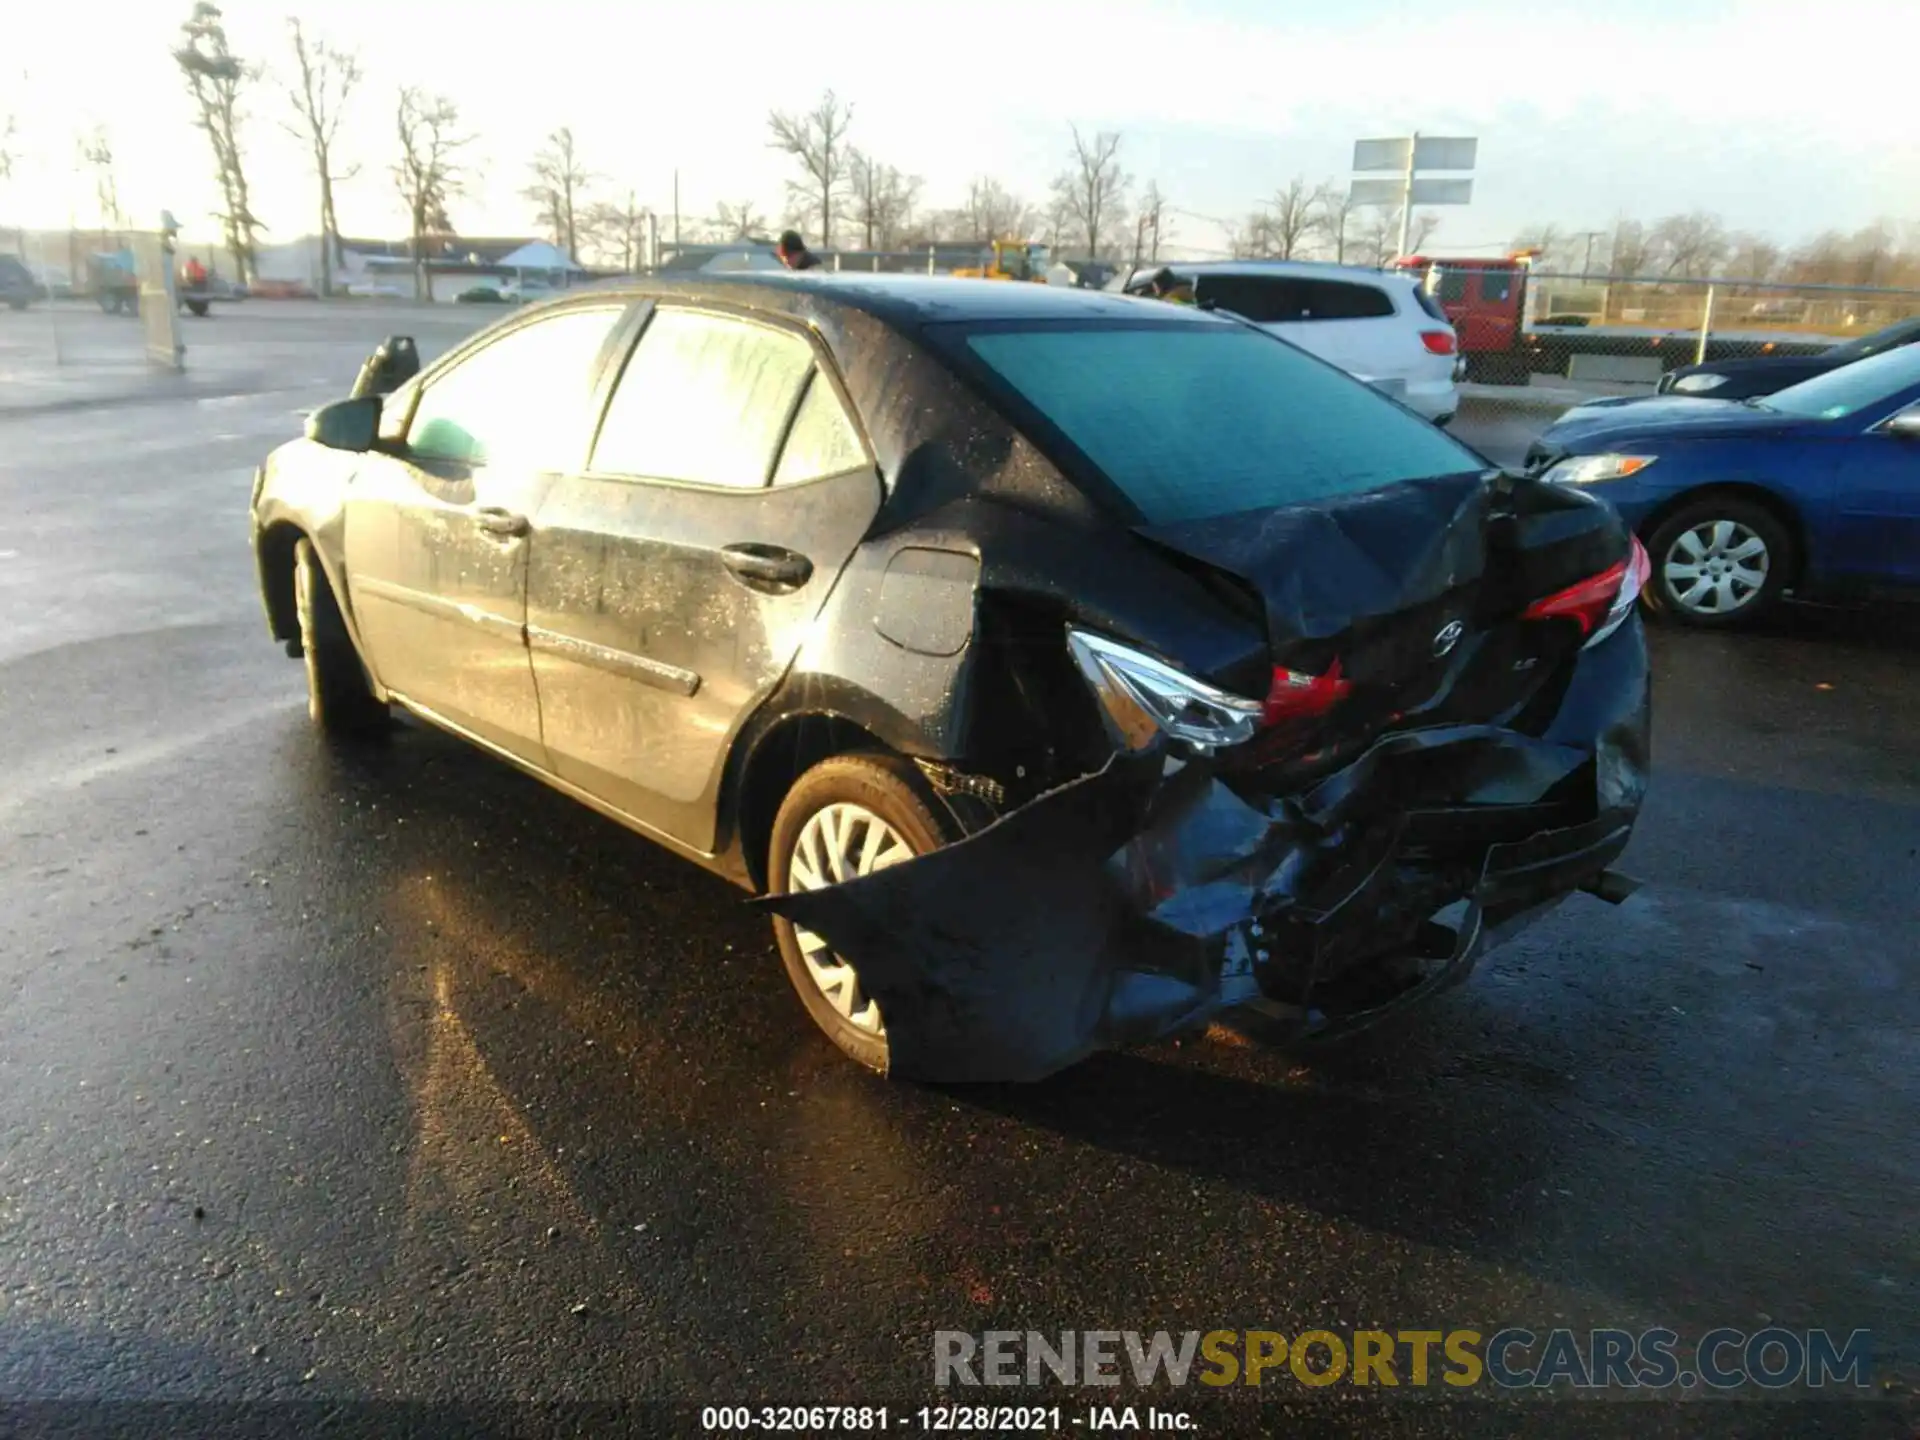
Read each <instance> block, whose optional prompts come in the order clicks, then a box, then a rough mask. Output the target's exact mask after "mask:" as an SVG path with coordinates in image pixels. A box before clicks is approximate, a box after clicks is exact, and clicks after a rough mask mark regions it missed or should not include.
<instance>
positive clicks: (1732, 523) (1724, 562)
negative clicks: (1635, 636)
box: [1646, 495, 1794, 629]
mask: <svg viewBox="0 0 1920 1440" xmlns="http://www.w3.org/2000/svg"><path fill="white" fill-rule="evenodd" d="M1647 551H1648V554H1649V555H1650V557H1651V558H1652V561H1653V576H1652V580H1651V582H1650V583H1649V584H1648V586H1647V591H1646V593H1647V601H1648V604H1649V605H1650V606H1651V607H1652V608H1653V609H1654V610H1656V611H1658V612H1660V613H1661V614H1665V615H1671V616H1672V617H1673V618H1674V619H1675V620H1678V621H1681V622H1682V623H1684V624H1688V625H1700V626H1705V627H1709V628H1720V629H1725V628H1730V627H1732V626H1735V625H1745V624H1748V623H1750V622H1752V621H1754V620H1756V619H1758V618H1759V617H1760V616H1761V615H1763V614H1765V613H1766V612H1767V610H1769V609H1770V608H1772V606H1773V605H1774V603H1775V602H1776V601H1777V600H1778V599H1779V598H1780V592H1781V591H1782V590H1783V589H1784V588H1785V587H1786V582H1787V577H1788V576H1789V575H1790V574H1791V573H1792V567H1793V560H1794V552H1793V537H1792V535H1791V534H1790V533H1789V532H1788V530H1787V527H1786V526H1785V525H1783V524H1781V522H1780V519H1779V517H1778V516H1776V515H1775V514H1773V512H1772V511H1770V510H1768V509H1766V508H1765V507H1764V506H1761V505H1757V504H1755V503H1754V502H1753V501H1751V500H1747V499H1743V498H1741V497H1740V496H1738V495H1723V496H1712V495H1710V496H1706V497H1704V498H1702V499H1700V500H1696V501H1694V502H1693V503H1692V504H1690V505H1685V506H1682V507H1681V508H1680V509H1679V510H1677V511H1675V512H1674V513H1673V514H1672V515H1670V516H1668V517H1667V518H1666V519H1665V520H1664V521H1662V522H1661V523H1660V525H1659V527H1658V528H1657V529H1656V530H1655V531H1654V532H1653V538H1652V540H1651V542H1650V543H1649V544H1648V546H1647Z"/></svg>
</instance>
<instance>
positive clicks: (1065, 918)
mask: <svg viewBox="0 0 1920 1440" xmlns="http://www.w3.org/2000/svg"><path fill="white" fill-rule="evenodd" d="M416 372H419V367H418V362H417V360H416V359H414V356H413V351H412V347H411V345H410V344H409V343H408V342H406V341H404V340H401V339H396V340H394V341H390V342H389V343H388V344H387V345H385V346H383V347H382V348H381V350H380V351H379V352H376V354H375V356H374V358H373V359H372V360H370V361H369V363H368V365H367V367H366V368H365V369H364V370H363V371H362V375H361V380H360V383H359V384H358V385H357V386H356V387H355V398H352V399H349V400H346V401H342V402H339V403H338V404H335V405H331V406H328V407H326V408H325V409H323V410H321V411H319V412H317V413H316V414H315V415H314V416H313V417H312V419H311V421H310V423H309V425H308V432H307V434H308V438H307V439H306V440H303V441H296V442H294V443H292V444H289V445H286V446H283V447H282V448H281V449H279V450H277V451H276V452H275V453H274V454H273V456H272V457H271V458H270V459H269V460H268V461H267V463H266V465H265V466H264V467H263V468H262V470H261V473H260V476H259V479H258V480H257V482H256V485H255V489H254V499H253V524H254V542H255V547H256V550H257V552H258V556H259V563H260V574H261V582H262V587H263V591H264V596H265V600H266V608H267V615H268V620H269V624H270V627H271V629H272V632H273V634H274V635H275V636H276V637H277V638H279V639H280V640H282V641H285V642H286V643H287V647H288V649H289V651H290V652H291V653H294V654H296V655H303V656H304V657H305V660H306V665H307V676H308V693H309V707H310V709H311V711H312V714H313V716H314V718H315V719H316V721H318V722H319V723H320V724H321V725H322V726H323V727H325V728H327V729H329V730H333V731H340V732H364V731H368V730H378V729H381V728H383V727H384V726H386V725H387V724H388V716H389V714H390V707H391V706H393V705H399V706H401V707H403V708H405V709H406V710H408V711H410V712H412V713H414V714H415V715H418V716H420V717H421V718H423V719H425V720H428V721H430V722H432V723H434V724H436V725H439V726H442V727H444V728H446V729H448V730H451V731H453V732H455V733H456V734H459V735H461V736H464V737H466V738H467V739H469V740H472V741H473V742H475V743H476V744H478V745H480V746H482V747H484V748H486V749H487V750H489V751H491V752H493V753H495V754H497V755H499V756H502V757H503V758H506V759H508V760H511V761H513V762H514V763H516V764H518V765H520V766H522V767H524V768H526V769H528V770H530V771H532V772H533V773H535V774H537V775H539V776H540V777H541V778H543V779H544V780H546V781H547V782H548V783H550V784H552V785H554V786H556V787H558V788H559V789H561V790H563V791H565V792H566V793H568V794H570V795H573V796H575V797H577V798H579V799H581V800H583V801H585V802H586V803H588V804H590V805H592V806H594V807H595V808H596V809H598V810H600V811H602V812H603V813H605V814H607V815H609V816H611V817H613V818H614V819H617V820H619V821H621V822H622V823H624V824H626V825H629V826H631V827H632V828H634V829H636V830H638V831H640V832H642V833H644V834H646V835H648V836H651V837H653V838H655V839H657V840H660V841H662V842H663V843H665V844H667V845H668V846H670V847H672V848H673V849H674V850H676V851H679V852H680V853H682V854H684V855H687V856H689V857H691V858H694V859H696V860H699V861H701V862H702V863H705V864H707V865H709V866H711V867H712V868H714V869H717V870H719V871H721V872H722V873H724V874H727V875H729V876H730V877H732V878H734V879H736V880H737V881H739V882H740V883H742V884H743V885H746V886H749V887H751V888H753V889H755V890H757V891H762V892H765V898H763V899H762V900H760V901H758V902H756V903H758V904H761V905H764V906H765V907H766V908H768V909H769V910H770V911H771V912H772V913H773V916H774V921H773V923H774V929H775V933H776V935H777V937H778V942H779V948H780V953H781V955H782V957H783V959H784V961H785V965H786V969H787V972H788V975H789V976H790V978H791V979H792V981H793V984H794V987H795V989H796V990H797V991H798V993H799V995H800V998H801V999H802V1001H803V1002H804V1003H805V1005H806V1008H807V1010H808V1012H809V1013H810V1014H811V1015H812V1016H813V1018H814V1019H815V1020H816V1021H817V1022H818V1023H819V1024H820V1026H821V1028H822V1029H824V1030H825V1031H826V1033H827V1034H828V1035H830V1036H831V1037H832V1038H833V1039H834V1041H835V1042H836V1043H837V1044H839V1045H840V1047H841V1048H842V1049H844V1050H845V1051H846V1052H847V1053H848V1054H850V1055H852V1056H853V1057H854V1058H855V1059H857V1060H860V1061H861V1062H863V1063H865V1064H867V1065H870V1066H873V1067H875V1068H878V1069H884V1070H891V1071H892V1072H893V1073H896V1074H900V1075H907V1076H914V1077H918V1078H926V1079H1003V1078H1004V1079H1016V1078H1033V1077H1038V1076H1041V1075H1044V1074H1047V1073H1049V1072H1051V1071H1053V1070H1056V1069H1058V1068H1060V1067H1062V1066H1064V1065H1067V1064H1070V1063H1072V1062H1073V1061H1075V1060H1077V1059H1079V1058H1081V1057H1082V1056H1084V1055H1086V1054H1088V1053H1090V1052H1092V1051H1094V1050H1096V1049H1100V1048H1103V1047H1109V1046H1115V1045H1124V1044H1130V1043H1136V1042H1140V1041H1144V1040H1148V1039H1151V1038H1154V1037H1156V1036H1159V1035H1163V1034H1167V1033H1169V1032H1171V1031H1173V1030H1176V1029H1180V1028H1182V1027H1186V1026H1189V1025H1192V1024H1195V1023H1198V1022H1200V1021H1203V1020H1205V1019H1206V1018H1207V1017H1208V1016H1210V1015H1212V1014H1215V1013H1217V1012H1220V1011H1222V1010H1225V1009H1227V1008H1229V1007H1235V1006H1252V1007H1256V1008H1257V1009H1258V1010H1259V1011H1261V1012H1263V1013H1264V1016H1265V1017H1266V1021H1267V1028H1274V1027H1276V1026H1277V1027H1279V1028H1281V1029H1282V1030H1283V1031H1288V1032H1290V1033H1295V1034H1300V1035H1308V1034H1324V1033H1329V1032H1337V1031H1341V1030H1345V1029H1350V1028H1353V1027H1356V1026H1358V1025H1362V1024H1365V1023H1368V1022H1370V1021H1372V1020H1374V1019H1377V1018H1378V1017H1380V1016H1382V1015H1385V1014H1389V1013H1391V1012H1393V1011H1395V1010H1397V1009H1399V1008H1401V1007H1403V1006H1405V1005H1407V1004H1409V1003H1411V1002H1413V1001H1416V1000H1418V999H1420V998H1421V997H1423V996H1426V995H1429V994H1432V993H1433V992H1435V991H1437V990H1439V989H1441V988H1443V987H1444V986H1446V985H1448V984H1450V983H1453V982H1455V981H1457V980H1458V979H1460V978H1461V977H1462V976H1463V975H1464V974H1465V973H1466V971H1467V969H1468V968H1469V967H1470V966H1471V965H1472V963H1473V962H1474V960H1475V958H1476V957H1477V955H1478V954H1479V953H1480V952H1481V951H1483V950H1484V949H1485V947H1486V946H1487V945H1488V944H1489V943H1492V941H1493V940H1494V939H1496V938H1499V937H1500V936H1502V935H1503V934H1504V933H1506V932H1508V931H1510V930H1511V929H1512V928H1513V927H1515V926H1517V925H1518V924H1520V923H1523V922H1525V921H1526V920H1528V919H1530V918H1531V917H1533V916H1535V915H1538V914H1539V913H1541V912H1542V911H1543V910H1544V909H1545V908H1546V907H1548V906H1551V905H1553V904H1555V903H1557V902H1558V901H1560V900H1562V899H1564V898H1565V897H1566V896H1568V895H1569V894H1571V893H1573V892H1575V891H1578V890H1585V891H1589V892H1591V893H1593V894H1596V895H1599V896H1601V897H1603V898H1608V899H1617V898H1619V896H1620V895H1621V894H1622V893H1623V892H1624V890H1625V889H1626V888H1627V883H1626V882H1624V881H1623V880H1622V879H1621V877H1619V876H1618V875H1616V874H1614V873H1613V872H1611V871H1610V870H1609V869H1608V866H1609V865H1610V864H1611V862H1612V861H1613V859H1614V858H1615V857H1616V856H1617V855H1618V854H1619V852H1620V850H1621V849H1622V847H1623V846H1625V844H1626V842H1627V839H1628V836H1629V833H1630V831H1631V827H1632V825H1633V822H1634V818H1635V816H1636V814H1637V813H1638V810H1639V806H1640V801H1641V796H1642V792H1643V790H1644V786H1645V779H1646V773H1647V760H1648V755H1647V716H1648V711H1647V706H1648V687H1647V660H1646V650H1645V642H1644V638H1643V636H1642V633H1641V627H1640V622H1639V619H1638V618H1637V616H1636V614H1635V605H1634V602H1635V599H1636V596H1637V594H1638V591H1639V587H1640V583H1641V581H1642V579H1643V578H1644V576H1645V570H1646V562H1645V557H1644V555H1643V554H1642V553H1641V551H1640V549H1639V547H1638V545H1637V544H1636V543H1635V542H1634V541H1633V539H1632V538H1631V536H1630V535H1629V534H1628V532H1627V530H1626V529H1625V527H1624V526H1622V524H1621V523H1620V521H1619V520H1618V519H1617V518H1616V517H1615V515H1614V514H1613V512H1612V511H1611V510H1610V509H1609V508H1608V507H1606V506H1605V505H1604V504H1602V503H1600V502H1598V501H1596V500H1594V499H1592V498H1591V497H1589V496H1587V495H1584V494H1582V493H1580V492H1578V491H1577V490H1572V489H1566V488H1561V487H1557V486H1552V485H1546V484H1542V483H1540V482H1538V481H1535V480H1528V479H1519V478H1515V477H1512V476H1509V475H1505V474H1502V473H1500V472H1498V471H1496V470H1492V469H1489V468H1488V466H1487V464H1486V462H1485V461H1484V460H1482V459H1481V457H1479V456H1478V455H1476V454H1474V453H1473V452H1472V451H1470V450H1468V449H1466V448H1465V447H1463V446H1462V445H1460V444H1459V443H1458V442H1456V441H1454V440H1452V439H1450V438H1448V436H1446V435H1445V434H1443V433H1442V432H1441V431H1439V430H1436V429H1435V428H1433V427H1432V426H1430V425H1428V424H1427V423H1425V422H1424V421H1422V420H1421V419H1419V418H1418V417H1417V416H1415V415H1413V414H1411V413H1410V412H1408V411H1406V410H1403V409H1402V408H1400V407H1399V406H1398V405H1396V404H1394V403H1393V402H1392V401H1390V400H1388V399H1386V398H1384V397H1383V396H1381V395H1379V394H1377V393H1375V392H1374V391H1372V390H1370V389H1369V388H1367V387H1366V386H1364V385H1362V384H1360V383H1358V382H1356V381H1354V380H1351V379H1349V378H1348V377H1347V376H1346V375H1344V374H1342V373H1340V372H1339V371H1337V370H1335V369H1333V368H1332V367H1330V366H1328V365H1325V364H1323V363H1322V362H1320V361H1319V360H1317V359H1314V358H1312V357H1311V356H1308V355H1306V354H1304V353H1302V352H1301V351H1299V350H1297V349H1294V348H1293V347H1292V346H1290V345H1288V344H1286V343H1285V342H1283V341H1280V340H1276V339H1274V338H1272V337H1270V336H1268V335H1265V334H1263V333H1261V332H1260V331H1258V330H1255V329H1253V328H1251V327H1248V326H1246V325H1243V324H1241V323H1239V322H1237V321H1235V320H1234V319H1232V318H1230V317H1226V316H1221V315H1214V314H1209V313H1204V312H1195V311H1193V310H1190V309H1184V308H1177V307H1172V306H1162V305H1156V304H1153V303H1151V302H1147V301H1140V300H1132V299H1127V298H1124V297H1120V296H1110V295H1104V294H1096V293H1089V292H1086V291H1076V290H1067V289H1056V288H1049V287H1044V286H1035V285H1009V284H989V283H986V282H982V281H967V280H932V279H918V278H905V277H872V278H867V277H853V276H839V275H829V276H821V275H817V274H816V275H809V276H781V277H770V278H752V279H745V278H743V279H705V278H703V279H700V280H697V281H692V282H682V283H673V282H664V281H663V282H659V283H655V284H643V285H636V286H632V287H628V288H621V289H605V290H602V289H596V290H591V291H588V292H585V293H583V294H581V295H578V296H576V297H573V298H570V299H566V300H562V301H559V302H556V303H553V304H549V305H545V306H540V307H537V308H534V309H530V310H528V311H526V312H522V313H520V314H517V315H515V316H514V317H512V318H511V319H509V320H508V321H506V322H504V323H502V324H501V325H498V326H496V327H494V328H492V329H490V330H488V331H486V332H485V333H483V334H482V335H480V336H478V337H476V338H475V339H474V340H472V341H471V342H469V343H468V344H466V345H465V346H463V347H462V348H460V349H458V350H456V351H455V352H453V353H452V354H450V355H448V356H447V357H445V358H444V359H442V360H441V361H439V362H438V363H436V364H435V365H433V366H432V367H430V368H429V369H427V370H426V371H424V372H419V373H416Z"/></svg>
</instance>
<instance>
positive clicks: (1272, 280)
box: [1194, 273, 1303, 325]
mask: <svg viewBox="0 0 1920 1440" xmlns="http://www.w3.org/2000/svg"><path fill="white" fill-rule="evenodd" d="M1194 298H1195V299H1196V300H1198V301H1200V302H1201V303H1202V304H1213V305H1217V306H1219V307H1220V309H1222V310H1231V311H1232V312H1233V313H1234V314H1236V315H1238V316H1240V318H1241V319H1243V320H1251V321H1253V323H1254V324H1256V325H1277V324H1280V323H1281V322H1283V321H1287V320H1299V319H1302V318H1303V317H1302V315H1301V313H1300V311H1301V304H1300V295H1299V286H1298V285H1297V283H1296V282H1295V281H1293V280H1291V279H1288V278H1286V277H1284V276H1278V275H1214V274H1208V273H1202V274H1201V276H1200V283H1199V284H1198V285H1197V286H1195V287H1194Z"/></svg>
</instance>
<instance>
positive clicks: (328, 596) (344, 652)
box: [293, 540, 391, 735]
mask: <svg viewBox="0 0 1920 1440" xmlns="http://www.w3.org/2000/svg"><path fill="white" fill-rule="evenodd" d="M293 600H294V610H295V612H296V614H297V615H298V617H299V621H300V652H301V655H302V657H303V658H304V659H305V660H306V664H307V715H308V717H309V718H310V719H311V720H312V721H313V723H314V724H315V725H317V726H319V727H320V728H321V729H322V730H325V731H327V732H328V733H329V734H333V735H373V734H378V733H380V732H382V731H384V730H385V729H386V728H387V725H388V722H389V720H390V719H391V716H390V714H389V713H388V710H387V707H386V705H385V703H384V702H382V701H381V700H380V699H379V698H378V697H376V696H375V695H374V693H373V688H372V687H371V686H370V685H368V683H367V672H366V670H365V669H364V668H363V667H362V666H361V664H360V655H359V652H358V651H356V650H355V649H354V648H353V637H352V636H350V635H348V634H347V623H346V621H345V620H344V619H343V618H342V617H341V614H340V606H339V603H338V602H337V601H336V600H335V599H334V597H333V587H332V586H331V585H329V584H328V583H327V575H326V571H324V570H323V569H321V567H320V558H319V556H317V555H315V554H314V553H313V542H312V541H311V540H301V541H300V542H299V543H298V544H296V545H295V546H294V548H293Z"/></svg>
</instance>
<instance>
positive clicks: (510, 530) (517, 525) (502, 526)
mask: <svg viewBox="0 0 1920 1440" xmlns="http://www.w3.org/2000/svg"><path fill="white" fill-rule="evenodd" d="M473 523H474V524H476V525H478V526H479V527H480V528H481V529H482V530H484V531H486V532H487V533H488V534H489V535H499V536H501V537H503V538H505V539H508V540H512V539H517V538H518V537H519V536H522V535H524V534H526V533H527V531H528V530H530V529H531V528H532V527H531V526H530V525H528V523H527V517H526V516H524V515H516V514H514V513H513V511H511V510H503V509H501V508H500V507H499V506H498V505H483V506H481V507H480V508H479V509H478V510H476V511H474V512H473Z"/></svg>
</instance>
